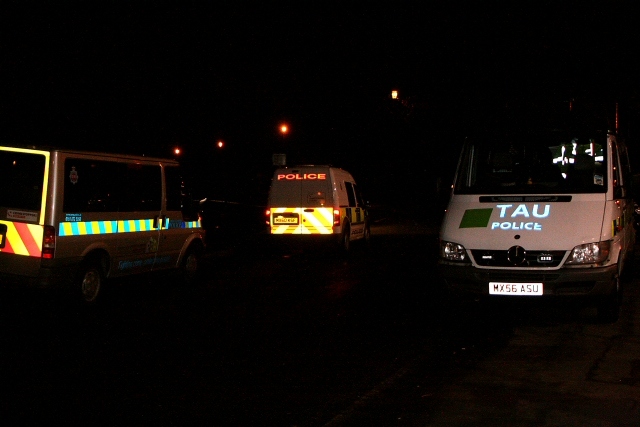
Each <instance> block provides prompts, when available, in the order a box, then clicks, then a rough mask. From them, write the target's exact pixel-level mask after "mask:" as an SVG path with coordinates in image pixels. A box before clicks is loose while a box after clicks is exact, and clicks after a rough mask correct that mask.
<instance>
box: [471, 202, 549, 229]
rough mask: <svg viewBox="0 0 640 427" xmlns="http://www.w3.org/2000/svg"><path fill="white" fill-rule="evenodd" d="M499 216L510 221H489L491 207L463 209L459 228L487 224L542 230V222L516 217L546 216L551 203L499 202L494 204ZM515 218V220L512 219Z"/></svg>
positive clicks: (498, 226) (478, 226)
mask: <svg viewBox="0 0 640 427" xmlns="http://www.w3.org/2000/svg"><path fill="white" fill-rule="evenodd" d="M496 208H497V209H498V217H499V218H505V219H506V218H510V219H512V220H511V221H491V215H492V214H493V208H483V209H467V210H465V211H464V215H463V216H462V220H461V221H460V226H459V228H484V227H487V226H489V223H491V225H490V228H491V230H517V231H542V222H539V221H517V220H518V219H530V218H532V217H533V218H539V219H544V218H548V217H549V215H550V214H551V205H549V204H545V205H539V204H537V203H536V204H534V205H533V206H528V205H526V204H518V205H513V204H499V205H496ZM514 219H515V221H514Z"/></svg>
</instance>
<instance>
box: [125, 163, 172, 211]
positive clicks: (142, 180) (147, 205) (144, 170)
mask: <svg viewBox="0 0 640 427" xmlns="http://www.w3.org/2000/svg"><path fill="white" fill-rule="evenodd" d="M126 168H127V173H126V178H125V181H124V182H123V183H122V184H123V186H125V188H126V189H127V191H125V192H124V197H123V198H122V202H121V204H120V211H121V212H149V211H160V209H161V203H162V200H161V199H162V175H161V171H160V166H155V165H153V166H152V165H139V164H134V163H128V164H126Z"/></svg>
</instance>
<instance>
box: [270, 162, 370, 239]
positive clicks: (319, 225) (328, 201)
mask: <svg viewBox="0 0 640 427" xmlns="http://www.w3.org/2000/svg"><path fill="white" fill-rule="evenodd" d="M266 214H267V221H266V222H267V224H268V225H269V233H270V234H271V235H274V236H283V238H285V237H284V236H289V237H291V236H308V238H309V239H317V238H319V237H322V236H326V237H329V238H335V239H337V240H338V242H339V243H340V244H341V246H342V248H343V249H345V250H349V248H350V245H351V241H352V240H360V239H364V240H365V241H369V238H370V235H371V232H370V226H369V215H368V211H367V207H366V206H365V203H364V200H363V199H362V195H361V193H360V191H359V189H358V186H357V185H356V182H355V180H354V179H353V176H351V174H350V173H349V172H347V171H345V170H343V169H340V168H336V167H331V166H315V165H306V166H294V167H290V168H278V169H276V170H275V172H274V174H273V179H272V180H271V187H270V189H269V200H268V209H267V211H266ZM313 236H315V237H313Z"/></svg>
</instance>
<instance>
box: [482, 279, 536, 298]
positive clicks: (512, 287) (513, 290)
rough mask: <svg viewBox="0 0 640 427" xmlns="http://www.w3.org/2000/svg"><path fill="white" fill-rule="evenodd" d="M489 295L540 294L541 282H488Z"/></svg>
mask: <svg viewBox="0 0 640 427" xmlns="http://www.w3.org/2000/svg"><path fill="white" fill-rule="evenodd" d="M489 293H490V294H491V295H542V283H506V282H489Z"/></svg>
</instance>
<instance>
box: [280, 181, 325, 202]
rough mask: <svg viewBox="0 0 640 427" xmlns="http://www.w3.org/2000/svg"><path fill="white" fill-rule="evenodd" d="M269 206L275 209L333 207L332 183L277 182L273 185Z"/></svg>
mask: <svg viewBox="0 0 640 427" xmlns="http://www.w3.org/2000/svg"><path fill="white" fill-rule="evenodd" d="M269 205H270V206H273V207H276V206H277V207H322V206H333V198H332V191H331V182H330V181H329V180H328V179H327V180H308V181H306V180H277V179H274V180H273V182H272V183H271V191H270V192H269Z"/></svg>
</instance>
